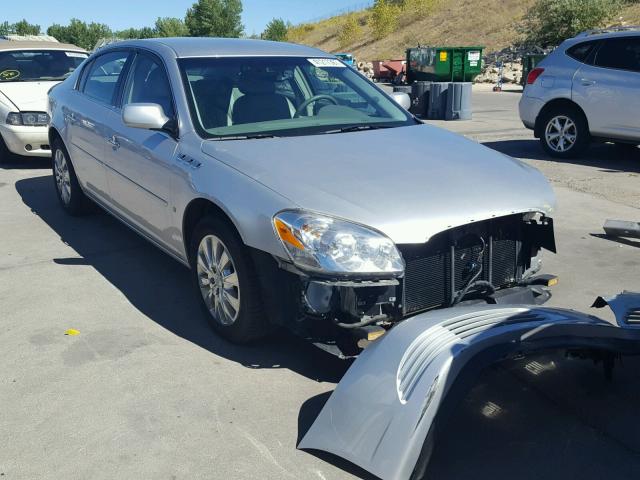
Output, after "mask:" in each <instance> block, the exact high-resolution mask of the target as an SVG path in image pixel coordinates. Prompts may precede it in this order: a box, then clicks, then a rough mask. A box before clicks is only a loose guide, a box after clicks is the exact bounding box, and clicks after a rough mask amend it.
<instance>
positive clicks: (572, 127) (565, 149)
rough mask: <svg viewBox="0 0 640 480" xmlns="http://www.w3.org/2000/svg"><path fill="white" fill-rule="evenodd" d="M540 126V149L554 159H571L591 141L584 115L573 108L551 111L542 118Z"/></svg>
mask: <svg viewBox="0 0 640 480" xmlns="http://www.w3.org/2000/svg"><path fill="white" fill-rule="evenodd" d="M542 126H543V130H542V136H541V137H540V142H541V143H542V147H543V148H544V149H545V151H546V152H547V153H548V154H549V155H551V156H552V157H555V158H573V157H575V156H577V155H579V154H580V153H582V152H583V151H584V149H585V148H586V147H587V146H588V145H589V142H590V141H591V138H590V137H591V136H590V134H589V127H588V125H587V121H586V120H585V118H584V115H582V113H581V112H579V111H578V110H577V109H574V108H568V107H566V108H554V109H551V110H550V111H548V112H547V113H546V114H545V115H544V117H543V118H542Z"/></svg>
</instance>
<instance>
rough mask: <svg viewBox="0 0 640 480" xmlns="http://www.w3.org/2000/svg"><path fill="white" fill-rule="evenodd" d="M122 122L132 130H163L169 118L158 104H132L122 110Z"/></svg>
mask: <svg viewBox="0 0 640 480" xmlns="http://www.w3.org/2000/svg"><path fill="white" fill-rule="evenodd" d="M122 121H123V122H124V124H125V125H126V126H128V127H132V128H143V129H147V130H163V129H164V128H165V125H166V124H167V122H168V121H169V117H167V116H166V115H165V114H164V110H163V109H162V107H161V106H160V105H158V104H157V103H130V104H129V105H125V106H124V108H123V109H122Z"/></svg>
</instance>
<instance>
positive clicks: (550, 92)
mask: <svg viewBox="0 0 640 480" xmlns="http://www.w3.org/2000/svg"><path fill="white" fill-rule="evenodd" d="M639 112H640V28H638V27H635V28H620V29H613V30H612V29H610V30H598V31H590V32H585V33H581V34H580V35H578V36H576V37H575V38H572V39H569V40H566V41H565V42H563V43H562V44H561V45H560V46H559V47H558V48H557V49H556V50H554V51H553V53H551V54H550V55H549V56H548V57H547V58H545V59H544V60H543V61H542V62H540V64H539V65H538V66H537V68H534V69H533V70H532V71H531V72H530V73H529V75H528V77H527V83H526V86H525V89H524V93H523V95H522V99H521V100H520V118H521V120H522V122H523V123H524V125H525V126H526V127H528V128H531V129H533V130H534V132H535V136H536V138H539V139H540V141H541V143H542V146H543V147H544V149H545V150H546V151H547V152H548V153H549V154H550V155H551V156H553V157H558V158H570V157H574V156H576V155H578V154H579V153H580V152H581V151H583V150H584V148H586V147H587V145H588V144H589V143H590V142H591V141H611V142H614V143H616V144H619V145H621V146H631V147H635V146H637V145H638V144H640V113H639Z"/></svg>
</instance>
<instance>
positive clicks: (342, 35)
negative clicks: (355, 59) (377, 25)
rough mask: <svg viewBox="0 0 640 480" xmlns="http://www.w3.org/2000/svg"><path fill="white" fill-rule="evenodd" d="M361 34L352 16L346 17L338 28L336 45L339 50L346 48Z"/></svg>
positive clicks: (354, 17) (358, 24)
mask: <svg viewBox="0 0 640 480" xmlns="http://www.w3.org/2000/svg"><path fill="white" fill-rule="evenodd" d="M361 33H362V28H361V27H360V22H358V19H357V18H356V16H355V15H354V14H350V15H347V17H346V18H345V19H344V22H343V23H342V25H341V26H340V32H339V33H338V43H340V48H343V49H344V48H346V47H348V46H350V45H353V43H354V42H355V41H356V40H357V39H358V37H360V35H361Z"/></svg>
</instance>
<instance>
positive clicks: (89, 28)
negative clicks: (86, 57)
mask: <svg viewBox="0 0 640 480" xmlns="http://www.w3.org/2000/svg"><path fill="white" fill-rule="evenodd" d="M47 34H48V35H51V36H52V37H55V38H56V39H57V40H58V41H60V42H64V43H73V44H74V45H77V46H78V47H82V48H84V49H86V50H92V49H93V48H94V47H95V46H96V43H97V42H98V40H100V39H101V38H108V37H112V36H113V32H112V31H111V29H110V28H109V27H108V26H107V25H105V24H103V23H95V22H91V23H90V24H88V25H87V24H86V23H85V22H83V21H82V20H78V19H77V18H72V19H71V21H70V22H69V25H67V26H64V25H59V24H53V25H51V26H50V27H49V28H48V29H47Z"/></svg>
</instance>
